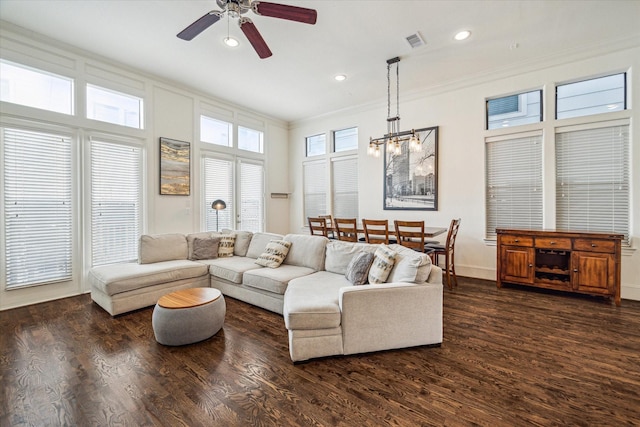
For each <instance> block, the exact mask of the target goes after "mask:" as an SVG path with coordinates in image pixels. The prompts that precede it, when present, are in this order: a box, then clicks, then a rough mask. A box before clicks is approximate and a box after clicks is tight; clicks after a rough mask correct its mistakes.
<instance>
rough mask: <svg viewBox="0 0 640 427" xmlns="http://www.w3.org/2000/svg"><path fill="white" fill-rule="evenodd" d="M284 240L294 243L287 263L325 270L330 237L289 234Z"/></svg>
mask: <svg viewBox="0 0 640 427" xmlns="http://www.w3.org/2000/svg"><path fill="white" fill-rule="evenodd" d="M284 240H286V241H289V242H291V243H292V245H291V249H289V255H287V258H286V259H285V260H284V263H285V264H288V265H297V266H299V267H309V268H312V269H314V270H315V271H320V270H324V258H325V249H326V246H327V243H328V242H329V239H327V238H326V237H323V236H310V235H308V234H287V235H286V236H284Z"/></svg>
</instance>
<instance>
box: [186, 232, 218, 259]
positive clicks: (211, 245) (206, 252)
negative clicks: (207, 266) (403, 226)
mask: <svg viewBox="0 0 640 427" xmlns="http://www.w3.org/2000/svg"><path fill="white" fill-rule="evenodd" d="M220 240H222V238H220V237H205V238H201V237H196V238H195V239H193V253H192V254H191V258H190V259H191V260H199V259H215V258H218V246H219V245H220Z"/></svg>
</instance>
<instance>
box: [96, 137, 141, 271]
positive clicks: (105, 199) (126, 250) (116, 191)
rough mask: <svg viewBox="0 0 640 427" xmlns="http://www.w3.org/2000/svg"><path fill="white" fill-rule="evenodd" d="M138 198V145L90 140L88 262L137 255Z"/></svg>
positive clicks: (131, 258) (99, 263)
mask: <svg viewBox="0 0 640 427" xmlns="http://www.w3.org/2000/svg"><path fill="white" fill-rule="evenodd" d="M141 200H142V149H141V148H140V147H135V146H129V145H124V144H118V143H112V142H105V141H96V140H92V141H91V260H92V262H91V264H92V266H97V265H104V264H112V263H116V262H126V261H134V260H136V259H137V257H138V239H139V237H140V234H141V229H140V222H141V217H140V214H141V213H140V211H141V209H140V208H141Z"/></svg>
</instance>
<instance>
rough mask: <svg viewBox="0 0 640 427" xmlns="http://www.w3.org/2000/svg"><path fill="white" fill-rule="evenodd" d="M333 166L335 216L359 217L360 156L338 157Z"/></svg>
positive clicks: (332, 163) (333, 161)
mask: <svg viewBox="0 0 640 427" xmlns="http://www.w3.org/2000/svg"><path fill="white" fill-rule="evenodd" d="M331 167H332V168H333V171H332V183H333V188H332V195H331V196H332V200H333V216H334V217H336V218H358V158H357V157H346V158H345V157H341V158H336V159H333V160H332V162H331Z"/></svg>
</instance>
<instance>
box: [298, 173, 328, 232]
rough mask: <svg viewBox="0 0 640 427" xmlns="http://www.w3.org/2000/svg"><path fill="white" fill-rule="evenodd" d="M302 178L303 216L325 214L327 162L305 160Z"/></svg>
mask: <svg viewBox="0 0 640 427" xmlns="http://www.w3.org/2000/svg"><path fill="white" fill-rule="evenodd" d="M302 169H303V180H304V217H305V219H306V218H308V217H317V216H319V215H325V214H327V213H328V212H327V164H326V161H325V160H321V161H317V162H305V163H303V165H302Z"/></svg>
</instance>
